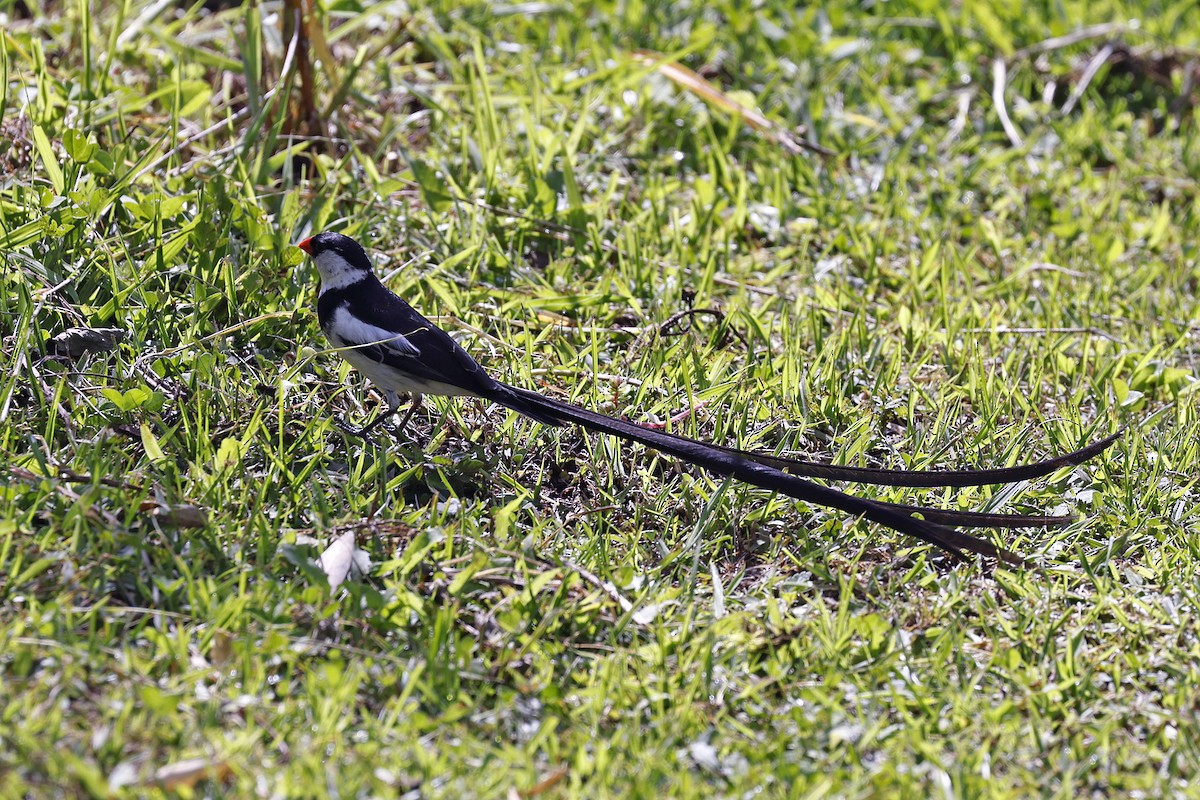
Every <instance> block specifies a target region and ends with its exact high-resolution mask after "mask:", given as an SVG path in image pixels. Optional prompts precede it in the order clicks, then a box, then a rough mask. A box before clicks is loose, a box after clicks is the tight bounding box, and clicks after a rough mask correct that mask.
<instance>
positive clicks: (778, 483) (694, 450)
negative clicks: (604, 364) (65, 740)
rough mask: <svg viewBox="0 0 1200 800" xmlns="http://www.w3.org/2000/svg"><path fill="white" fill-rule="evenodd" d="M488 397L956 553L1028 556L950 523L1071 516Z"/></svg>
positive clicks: (526, 400) (521, 392) (511, 389)
mask: <svg viewBox="0 0 1200 800" xmlns="http://www.w3.org/2000/svg"><path fill="white" fill-rule="evenodd" d="M487 399H489V400H492V401H494V402H496V403H499V404H500V405H503V406H507V407H508V408H511V409H513V410H514V411H518V412H520V413H522V414H526V415H528V416H530V417H533V418H534V419H538V420H541V421H550V422H552V423H556V424H565V423H574V424H576V425H581V426H583V427H584V428H587V429H588V430H592V431H596V432H599V433H607V434H611V435H613V436H618V437H620V438H622V439H628V440H630V441H635V442H640V443H641V444H644V445H646V446H647V447H652V448H654V449H655V450H659V451H661V452H663V453H667V454H668V455H672V456H675V457H677V458H680V459H683V460H684V461H687V462H689V463H691V464H695V465H697V466H699V467H703V468H704V469H707V470H708V471H710V472H713V473H715V474H717V475H725V476H729V477H733V478H737V479H738V480H741V481H745V482H746V483H750V484H753V485H755V486H759V487H762V488H764V489H769V490H772V491H776V492H780V493H781V494H785V495H787V496H789V497H794V498H796V499H797V500H802V501H804V502H807V503H813V504H816V505H822V506H827V507H829V508H836V509H838V510H839V511H844V512H846V513H848V514H853V515H855V516H861V517H865V518H866V519H869V520H871V521H872V522H877V523H879V524H880V525H885V526H887V527H889V528H892V529H893V530H896V531H899V532H901V533H905V534H908V535H909V536H915V537H916V538H918V539H921V540H922V541H926V542H929V543H930V544H933V545H936V546H937V547H940V548H942V549H943V550H946V551H947V552H949V553H951V554H953V555H955V556H957V557H958V558H965V557H966V556H965V552H971V553H978V554H980V555H985V556H990V557H992V558H998V559H1002V560H1004V561H1007V562H1009V563H1011V564H1018V565H1020V564H1024V563H1025V562H1024V559H1022V558H1021V557H1020V556H1018V555H1016V554H1015V553H1012V552H1010V551H1008V550H1006V549H1004V548H1002V547H997V546H996V545H994V544H992V543H991V542H988V541H985V540H983V539H979V538H977V537H974V536H970V535H968V534H965V533H962V532H960V531H957V530H955V529H953V528H951V527H948V525H976V526H981V527H1023V526H1045V525H1062V524H1065V523H1066V522H1068V521H1070V518H1068V517H1040V516H1027V515H1007V514H973V513H970V512H962V511H939V510H937V509H926V508H921V507H919V506H903V505H894V504H890V503H882V502H878V501H875V500H867V499H864V498H861V497H854V496H852V495H848V494H845V493H844V492H840V491H838V490H836V489H832V488H830V487H827V486H821V485H820V484H816V483H812V482H811V481H807V480H804V479H803V478H800V477H798V476H796V475H789V474H787V473H786V472H783V471H782V470H780V469H777V468H775V467H773V466H770V465H768V464H763V463H760V462H758V461H754V460H750V459H748V458H746V457H745V456H743V455H742V454H741V453H740V452H739V451H731V450H729V449H726V448H721V447H716V446H713V445H710V444H706V443H704V442H698V441H696V440H694V439H688V438H686V437H683V436H675V435H673V434H669V433H665V432H663V431H658V430H654V429H653V428H646V427H643V426H641V425H637V424H635V423H632V422H626V421H624V420H620V419H616V418H614V417H609V416H606V415H604V414H598V413H596V412H594V411H588V410H587V409H585V408H580V407H579V406H576V405H572V404H571V403H565V402H563V401H561V400H555V399H553V398H549V397H545V396H543V395H540V394H537V393H536V392H531V391H527V390H525V389H519V388H517V387H515V386H508V385H505V384H499V386H498V388H497V389H496V391H494V392H490V393H489V394H488V395H487ZM531 412H532V413H531ZM914 514H920V515H921V517H924V518H923V519H922V518H921V517H916V516H913V515H914ZM943 523H946V524H943Z"/></svg>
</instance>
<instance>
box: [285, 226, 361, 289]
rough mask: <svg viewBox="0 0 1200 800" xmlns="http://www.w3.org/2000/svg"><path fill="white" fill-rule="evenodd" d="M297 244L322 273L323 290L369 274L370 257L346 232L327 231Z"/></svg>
mask: <svg viewBox="0 0 1200 800" xmlns="http://www.w3.org/2000/svg"><path fill="white" fill-rule="evenodd" d="M296 246H297V247H299V248H300V249H301V250H303V251H304V252H306V253H308V254H309V255H310V256H312V259H313V262H314V263H315V264H316V265H317V272H319V273H321V291H322V292H327V291H329V290H330V289H340V288H342V287H344V286H350V285H351V284H355V283H358V282H359V281H361V280H363V279H364V278H366V277H368V276H369V275H370V274H371V259H369V258H367V253H366V251H365V250H363V249H362V246H361V245H359V243H358V242H356V241H354V240H353V239H351V238H350V237H349V236H343V235H342V234H340V233H334V232H332V231H326V232H325V233H318V234H317V235H316V236H310V237H309V238H307V239H305V240H304V241H303V242H300V244H298V245H296Z"/></svg>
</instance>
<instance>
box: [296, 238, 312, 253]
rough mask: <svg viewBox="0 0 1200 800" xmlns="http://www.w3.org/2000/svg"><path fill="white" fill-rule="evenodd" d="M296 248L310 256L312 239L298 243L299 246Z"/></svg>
mask: <svg viewBox="0 0 1200 800" xmlns="http://www.w3.org/2000/svg"><path fill="white" fill-rule="evenodd" d="M296 247H299V248H300V249H301V250H303V251H304V252H306V253H308V254H309V255H310V256H311V255H312V237H311V236H310V237H308V238H307V239H305V240H304V241H303V242H300V244H298V245H296Z"/></svg>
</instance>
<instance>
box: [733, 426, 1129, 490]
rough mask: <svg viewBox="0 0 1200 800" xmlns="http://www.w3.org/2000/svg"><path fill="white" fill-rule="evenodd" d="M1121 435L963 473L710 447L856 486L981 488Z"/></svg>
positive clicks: (1073, 460) (1042, 472)
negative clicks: (1034, 458) (848, 464)
mask: <svg viewBox="0 0 1200 800" xmlns="http://www.w3.org/2000/svg"><path fill="white" fill-rule="evenodd" d="M1124 433H1125V429H1124V428H1122V429H1121V430H1119V431H1117V432H1116V433H1114V434H1112V435H1110V436H1106V437H1105V438H1103V439H1100V440H1098V441H1095V442H1092V443H1091V444H1089V445H1087V446H1086V447H1082V448H1080V449H1078V450H1075V451H1073V452H1070V453H1065V454H1063V455H1060V456H1055V457H1054V458H1048V459H1046V460H1044V461H1035V462H1033V463H1032V464H1021V465H1019V466H1015V467H999V468H996V469H963V470H902V469H876V468H874V467H846V466H840V465H835V464H821V463H819V462H816V461H805V460H803V459H796V458H784V457H782V456H777V455H774V454H771V453H762V452H756V451H753V450H737V449H735V448H732V447H723V446H721V445H713V447H716V448H717V449H719V450H722V451H724V452H726V453H729V454H731V455H738V456H740V457H742V458H745V459H749V460H750V461H757V462H758V463H760V464H766V465H767V466H769V467H775V468H776V469H780V470H783V471H785V472H790V473H792V474H793V475H803V476H805V477H807V478H824V479H826V480H834V481H855V482H857V483H874V484H879V485H883V486H908V487H922V486H924V487H932V486H936V487H947V486H949V487H959V486H985V485H987V484H991V483H1016V482H1018V481H1028V480H1034V479H1035V478H1043V477H1045V476H1047V475H1050V474H1051V473H1054V472H1057V471H1058V470H1060V469H1062V468H1064V467H1072V466H1075V465H1077V464H1082V463H1083V462H1085V461H1088V460H1090V459H1092V458H1095V457H1096V456H1097V455H1099V454H1100V453H1102V452H1104V451H1105V450H1107V449H1108V448H1109V447H1111V446H1112V444H1113V442H1115V441H1116V440H1117V439H1119V438H1120V437H1121V436H1122V435H1123V434H1124Z"/></svg>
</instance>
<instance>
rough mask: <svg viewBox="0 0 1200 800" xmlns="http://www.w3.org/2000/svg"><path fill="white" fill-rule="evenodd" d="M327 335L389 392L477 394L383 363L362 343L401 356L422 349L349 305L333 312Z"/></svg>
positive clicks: (374, 382)
mask: <svg viewBox="0 0 1200 800" xmlns="http://www.w3.org/2000/svg"><path fill="white" fill-rule="evenodd" d="M325 335H326V336H327V337H328V338H329V343H330V344H332V345H333V346H334V347H335V348H337V350H338V354H339V355H341V356H342V358H344V359H346V360H347V361H349V362H350V365H351V366H353V367H354V368H355V369H357V370H358V371H359V372H361V373H362V374H363V375H366V376H367V379H368V380H370V381H371V383H373V384H375V385H376V386H378V387H379V388H380V389H381V390H383V391H384V392H385V393H387V392H409V393H416V394H432V395H443V396H454V397H473V396H475V395H474V393H473V392H468V391H466V390H465V389H462V388H460V387H458V386H453V385H451V384H448V383H441V382H440V381H427V380H422V379H420V378H416V377H414V376H412V375H410V374H407V373H405V372H401V371H400V370H398V369H396V368H395V367H392V366H390V365H388V364H381V363H379V362H378V361H376V360H375V359H374V358H372V357H371V355H370V354H369V353H367V352H366V351H365V350H364V349H363V348H362V346H363V345H376V346H381V347H384V348H386V349H387V350H390V351H391V352H392V354H393V355H395V356H398V357H401V358H405V357H407V358H414V359H415V358H416V357H418V356H420V355H421V351H420V350H418V349H417V348H416V347H415V346H413V344H412V342H410V341H408V339H406V338H404V336H403V335H402V334H397V333H394V332H392V331H387V330H384V329H383V328H379V327H376V326H374V325H369V324H367V323H365V322H362V321H361V320H358V319H356V318H355V317H354V316H352V315H351V314H350V312H348V311H347V310H346V309H345V308H339V309H337V310H336V311H334V312H333V316H332V318H331V319H330V324H329V325H328V326H326V327H325Z"/></svg>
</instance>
